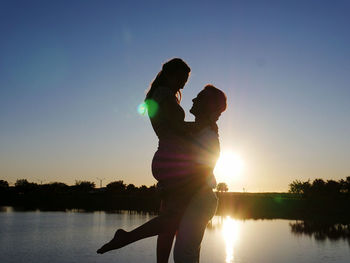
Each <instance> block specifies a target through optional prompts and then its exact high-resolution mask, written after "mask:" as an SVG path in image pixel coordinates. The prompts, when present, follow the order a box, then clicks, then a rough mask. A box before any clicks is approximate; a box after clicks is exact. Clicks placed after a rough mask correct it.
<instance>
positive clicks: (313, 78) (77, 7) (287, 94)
mask: <svg viewBox="0 0 350 263" xmlns="http://www.w3.org/2000/svg"><path fill="white" fill-rule="evenodd" d="M349 11H350V2H349V1H311V0H310V1H176V2H174V1H1V2H0V36H1V41H0V177H1V179H5V180H7V181H10V182H15V180H16V179H19V178H26V179H28V180H29V181H36V182H38V179H41V180H45V182H51V181H63V182H66V183H68V184H72V183H74V181H75V180H94V181H96V182H97V179H96V177H99V178H106V179H105V180H104V183H108V182H110V181H114V180H120V179H121V180H124V181H125V182H126V183H134V184H136V185H141V184H146V185H150V184H153V183H155V180H154V179H153V178H152V175H151V171H150V163H151V159H152V155H153V153H154V151H155V150H156V147H157V138H156V137H155V135H154V133H153V131H152V129H151V126H150V124H149V121H148V120H147V118H145V117H143V116H140V115H138V113H137V110H136V109H137V106H138V104H139V103H140V102H141V101H142V100H143V97H144V94H145V90H146V89H147V88H148V85H149V83H150V82H151V81H152V79H153V78H154V77H155V75H156V74H157V72H158V71H159V70H160V68H161V64H162V63H164V62H165V61H166V60H168V59H170V58H172V57H181V58H183V59H184V60H185V61H186V62H187V63H188V64H189V65H190V67H191V68H192V73H191V77H190V80H189V82H188V84H187V85H186V87H185V89H184V92H183V100H182V102H181V104H182V106H183V107H184V109H185V110H186V111H187V112H188V109H189V108H190V106H191V99H192V98H193V97H195V95H196V94H197V93H198V92H199V91H200V90H201V88H202V87H203V86H204V85H205V84H207V83H213V84H214V85H216V86H217V87H218V88H221V89H222V90H224V91H225V92H226V93H227V96H228V103H229V107H228V110H227V111H226V112H225V113H224V114H223V116H222V118H221V120H220V121H219V128H220V139H221V147H222V149H223V151H225V150H229V151H233V152H235V153H237V154H239V155H240V156H241V157H242V159H243V160H244V163H245V168H244V171H243V172H242V174H241V175H240V176H239V177H236V178H232V180H231V181H230V182H229V185H230V188H231V190H235V191H240V190H241V189H242V188H243V187H245V188H246V189H247V190H248V191H249V190H250V191H284V190H287V188H288V184H289V183H290V182H291V181H292V180H294V179H301V180H307V179H308V178H310V179H311V180H312V179H314V178H318V177H320V178H323V179H331V178H333V179H340V178H344V177H345V176H349V175H350V160H349V156H350V140H349V139H348V134H350V120H349V116H350V106H349V99H350V87H349V83H350V81H349V80H350V77H349V70H350V36H349V33H348V28H349V26H350V18H349V16H348V14H349ZM186 119H187V120H193V118H192V117H191V116H190V115H189V114H187V116H186Z"/></svg>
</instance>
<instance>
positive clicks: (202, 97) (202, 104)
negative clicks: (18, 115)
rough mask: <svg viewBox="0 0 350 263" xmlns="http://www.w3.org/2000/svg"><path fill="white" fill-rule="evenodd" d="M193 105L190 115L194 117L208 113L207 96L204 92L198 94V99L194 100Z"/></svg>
mask: <svg viewBox="0 0 350 263" xmlns="http://www.w3.org/2000/svg"><path fill="white" fill-rule="evenodd" d="M192 102H193V104H192V107H191V109H190V113H192V114H193V115H194V116H199V115H201V114H205V113H206V106H207V94H206V92H205V91H204V90H202V91H201V92H199V93H198V95H197V97H195V98H194V99H193V100H192Z"/></svg>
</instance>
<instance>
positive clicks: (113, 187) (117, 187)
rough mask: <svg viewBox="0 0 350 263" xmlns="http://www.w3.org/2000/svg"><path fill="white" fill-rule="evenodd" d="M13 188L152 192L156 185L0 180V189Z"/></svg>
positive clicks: (18, 190)
mask: <svg viewBox="0 0 350 263" xmlns="http://www.w3.org/2000/svg"><path fill="white" fill-rule="evenodd" d="M10 188H13V190H14V191H15V192H17V193H29V192H40V191H42V192H57V193H63V192H85V193H88V192H94V191H98V190H100V191H106V192H110V193H149V192H154V191H155V189H156V185H152V186H149V187H147V186H145V185H142V186H140V187H137V186H135V185H134V184H125V183H124V181H122V180H119V181H114V182H111V183H109V184H107V186H106V187H104V188H96V185H95V183H94V182H91V181H75V184H74V185H67V184H65V183H61V182H52V183H47V184H37V183H33V182H29V181H28V180H26V179H18V180H17V181H16V183H15V185H14V187H10V186H9V183H8V182H7V181H5V180H0V191H6V190H10Z"/></svg>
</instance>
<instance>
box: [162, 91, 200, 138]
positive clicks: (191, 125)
mask: <svg viewBox="0 0 350 263" xmlns="http://www.w3.org/2000/svg"><path fill="white" fill-rule="evenodd" d="M159 113H160V114H161V118H162V121H164V122H165V124H166V125H167V126H168V127H169V128H170V129H171V130H174V131H175V132H176V133H179V134H182V135H185V136H186V135H190V134H192V133H194V132H195V131H196V129H197V128H196V127H197V125H196V123H195V122H186V121H184V111H183V109H182V107H181V106H180V105H179V104H178V103H177V102H176V100H175V99H173V98H170V97H169V98H167V99H164V100H163V101H162V102H161V103H160V105H159Z"/></svg>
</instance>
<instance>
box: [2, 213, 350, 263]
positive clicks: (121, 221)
mask: <svg viewBox="0 0 350 263" xmlns="http://www.w3.org/2000/svg"><path fill="white" fill-rule="evenodd" d="M150 218H152V216H151V215H149V214H138V213H128V212H123V213H113V214H108V213H105V212H93V213H79V212H39V211H34V212H33V211H30V212H17V211H13V210H12V209H11V208H3V209H2V210H1V212H0V262H2V263H5V262H16V263H17V262H36V263H41V262H50V263H55V262H59V263H62V262H84V263H86V262H101V263H102V262H123V263H127V262H143V263H148V262H155V245H156V239H155V238H149V239H145V240H142V241H139V242H137V243H134V244H132V245H129V246H127V247H125V248H122V249H120V250H118V251H113V252H110V253H107V254H104V255H98V254H96V253H95V251H96V249H97V248H99V247H100V245H101V244H103V243H104V242H105V241H107V240H109V239H110V238H111V237H112V235H113V233H114V230H115V229H116V228H120V227H122V228H125V229H127V230H130V229H132V228H134V227H136V226H138V225H140V224H141V223H143V222H145V221H147V220H149V219H150ZM170 262H173V260H172V258H171V260H170ZM201 262H203V263H205V262H206V263H209V262H210V263H213V262H214V263H215V262H218V263H219V262H227V263H229V262H235V263H245V262H247V263H249V262H254V263H264V262H266V263H267V262H268V263H274V262H290V263H295V262H305V263H306V262H308V263H310V262H317V263H319V262H336V263H341V262H344V263H345V262H347V263H348V262H350V233H349V226H342V225H337V226H333V227H328V226H326V227H325V226H322V227H319V226H318V225H316V226H315V225H313V224H311V225H310V224H304V223H303V222H301V221H290V220H245V221H243V220H237V219H234V218H232V217H215V218H214V219H213V220H212V223H211V224H210V225H208V228H207V230H206V233H205V236H204V240H203V243H202V252H201Z"/></svg>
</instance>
